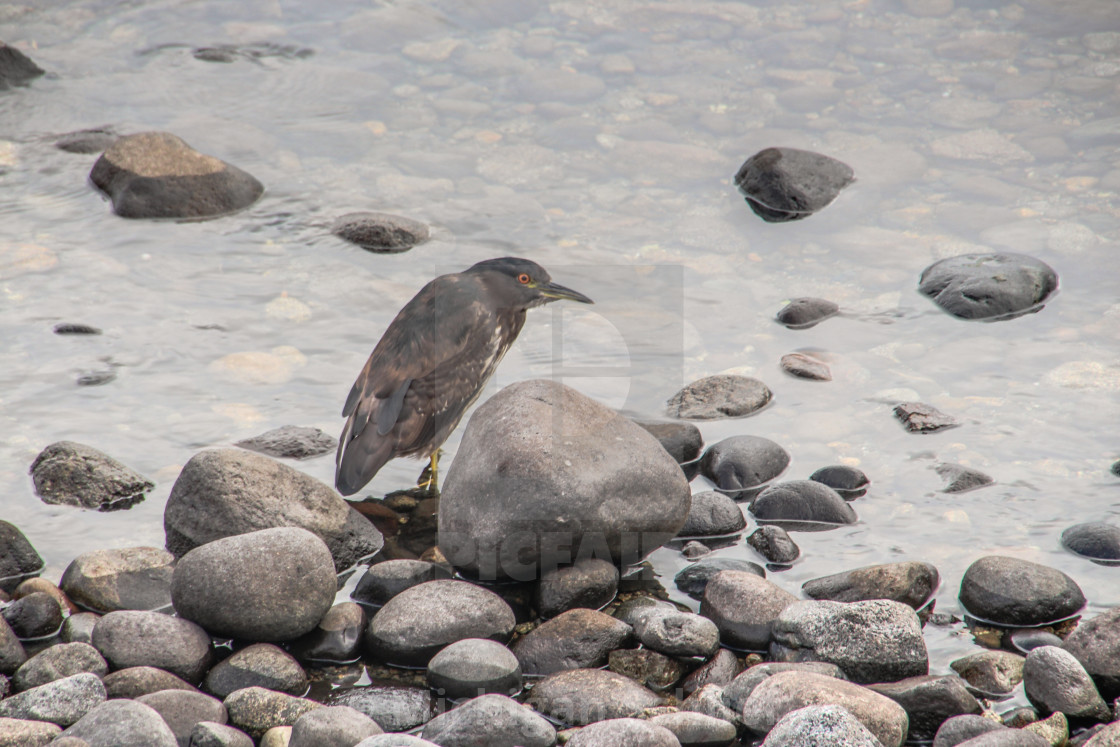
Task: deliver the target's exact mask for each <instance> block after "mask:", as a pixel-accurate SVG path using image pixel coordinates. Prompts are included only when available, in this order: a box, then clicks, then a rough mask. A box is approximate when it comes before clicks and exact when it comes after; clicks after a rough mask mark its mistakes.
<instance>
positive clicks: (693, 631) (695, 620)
mask: <svg viewBox="0 0 1120 747" xmlns="http://www.w3.org/2000/svg"><path fill="white" fill-rule="evenodd" d="M634 636H635V637H636V638H637V639H638V640H639V641H641V643H642V645H643V646H645V647H646V648H649V649H653V650H654V651H659V652H661V653H663V654H668V655H670V656H685V657H690V656H701V657H704V658H707V657H709V656H711V655H713V654H714V653H715V652H716V650H717V649H718V648H719V628H718V627H716V624H715V623H714V622H712V621H711V620H709V619H708V618H706V617H703V616H701V615H697V614H694V613H692V612H665V613H656V612H655V613H652V614H649V615H644V616H642V617H641V618H639V620H638V621H637V622H636V623H635V624H634Z"/></svg>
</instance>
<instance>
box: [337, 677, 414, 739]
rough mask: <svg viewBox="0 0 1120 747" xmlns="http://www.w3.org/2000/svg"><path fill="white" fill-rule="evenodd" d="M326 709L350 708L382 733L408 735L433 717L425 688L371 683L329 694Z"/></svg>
mask: <svg viewBox="0 0 1120 747" xmlns="http://www.w3.org/2000/svg"><path fill="white" fill-rule="evenodd" d="M326 703H327V705H345V706H350V707H351V708H353V709H354V710H355V711H358V712H359V713H364V714H365V715H367V716H369V717H370V718H371V719H373V720H374V721H376V722H377V725H378V726H380V727H381V728H382V729H384V730H385V731H408V730H409V729H415V728H416V727H417V726H420V725H421V724H424V723H427V722H428V721H429V720H430V719H431V718H432V716H434V715H435V714H436V708H435V702H434V701H433V698H432V693H431V691H430V690H429V689H428V688H426V687H406V686H403V685H395V684H386V683H377V682H375V683H373V684H370V685H364V686H361V687H347V688H340V689H337V690H332V691H331V693H330V694H329V695H328V696H327V698H326Z"/></svg>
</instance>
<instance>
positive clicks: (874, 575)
mask: <svg viewBox="0 0 1120 747" xmlns="http://www.w3.org/2000/svg"><path fill="white" fill-rule="evenodd" d="M940 582H941V574H940V573H938V571H937V568H936V567H934V566H933V564H932V563H922V562H919V561H916V560H910V561H903V562H900V563H882V564H879V565H869V566H864V567H862V568H854V569H852V570H850V571H843V572H841V573H834V574H832V575H829V576H821V577H820V578H814V579H812V580H810V581H806V582H805V583H804V584H802V585H801V589H802V591H804V592H805V593H806V594H807V595H808V596H810V597H812V598H813V599H831V600H833V601H835V602H861V601H866V600H868V599H893V600H894V601H896V602H902V603H903V604H907V605H909V606H911V607H913V608H914V609H921V608H922V607H923V606H925V604H926V603H927V602H929V600H930V597H932V596H933V593H934V592H935V591H936V590H937V586H938V584H939V583H940Z"/></svg>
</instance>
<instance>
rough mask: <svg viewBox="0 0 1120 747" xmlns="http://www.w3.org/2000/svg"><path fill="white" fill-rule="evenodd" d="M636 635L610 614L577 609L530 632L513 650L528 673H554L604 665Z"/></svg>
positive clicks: (524, 670)
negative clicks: (611, 654) (614, 652)
mask: <svg viewBox="0 0 1120 747" xmlns="http://www.w3.org/2000/svg"><path fill="white" fill-rule="evenodd" d="M632 634H633V629H632V628H631V627H630V626H629V625H627V624H626V623H624V622H622V621H621V620H618V619H616V618H614V617H611V616H610V615H607V614H605V613H602V612H597V611H595V610H588V609H573V610H568V611H567V612H564V613H562V614H560V615H558V616H556V617H554V618H552V619H551V620H546V621H545V622H543V623H541V624H540V625H539V626H537V627H536V628H534V629H533V630H531V631H529V632H528V633H526V634H525V635H524V636H522V637H521V638H519V639H518V640H517V641H516V642H515V643H514V644H513V649H512V650H513V653H514V655H515V656H517V660H518V661H519V662H521V669H522V671H523V672H525V674H552V673H553V672H559V671H563V670H566V669H581V668H587V667H600V666H603V665H604V664H606V663H607V656H608V655H609V654H610V652H611V651H613V650H614V649H616V648H621V647H623V646H624V645H626V644H627V643H628V642H629V641H630V639H631V636H632Z"/></svg>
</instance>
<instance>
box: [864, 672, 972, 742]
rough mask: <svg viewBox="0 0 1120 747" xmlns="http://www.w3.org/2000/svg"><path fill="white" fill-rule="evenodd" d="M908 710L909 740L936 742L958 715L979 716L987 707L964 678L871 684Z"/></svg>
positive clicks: (922, 678) (930, 677)
mask: <svg viewBox="0 0 1120 747" xmlns="http://www.w3.org/2000/svg"><path fill="white" fill-rule="evenodd" d="M869 687H870V688H871V689H872V690H874V691H875V692H877V693H879V694H881V695H886V696H887V697H888V698H890V699H891V700H893V701H894V702H896V703H898V704H899V705H900V706H902V707H903V708H904V709H905V710H906V715H907V716H908V717H909V718H910V729H909V731H908V732H907V739H911V740H928V739H933V737H934V735H935V734H936V733H937V730H938V728H940V726H941V724H943V723H945V721H947V720H948V719H950V718H953V717H954V716H964V715H974V716H975V715H979V714H980V713H981V712H983V710H984V709H983V707H982V706H981V705H980V702H979V701H977V700H976V698H974V697H972V694H971V693H969V692H968V689H967V688H966V687H965V686H964V682H962V681H961V679H960V677H956V676H941V677H938V676H935V675H929V674H926V675H919V676H917V677H907V678H906V679H902V680H899V681H897V682H884V683H879V684H873V685H869Z"/></svg>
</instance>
